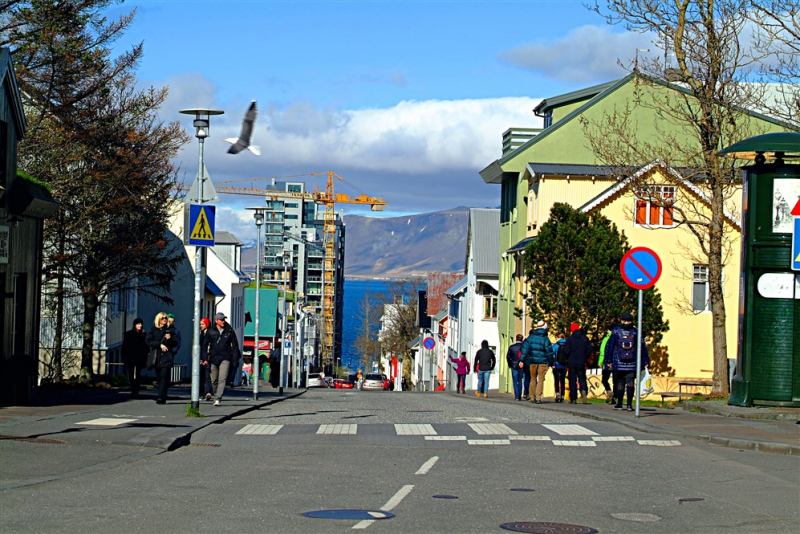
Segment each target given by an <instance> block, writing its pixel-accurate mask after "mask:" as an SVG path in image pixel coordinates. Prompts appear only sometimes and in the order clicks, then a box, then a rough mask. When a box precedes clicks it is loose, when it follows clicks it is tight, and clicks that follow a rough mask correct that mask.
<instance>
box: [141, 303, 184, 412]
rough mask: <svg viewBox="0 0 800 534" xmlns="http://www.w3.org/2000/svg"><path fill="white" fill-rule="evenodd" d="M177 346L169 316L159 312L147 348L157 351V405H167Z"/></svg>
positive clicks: (149, 335) (148, 337)
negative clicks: (168, 319)
mask: <svg viewBox="0 0 800 534" xmlns="http://www.w3.org/2000/svg"><path fill="white" fill-rule="evenodd" d="M176 345H177V340H176V339H175V329H174V328H169V327H168V326H167V314H166V313H164V312H159V313H158V314H156V318H155V320H154V321H153V327H152V328H151V329H150V331H149V332H148V333H147V346H148V347H150V350H156V351H157V353H158V357H157V358H156V377H157V378H158V398H157V399H156V403H157V404H166V402H167V388H169V380H170V374H172V364H173V363H174V359H175V354H174V353H173V352H172V348H173V347H175V346H176Z"/></svg>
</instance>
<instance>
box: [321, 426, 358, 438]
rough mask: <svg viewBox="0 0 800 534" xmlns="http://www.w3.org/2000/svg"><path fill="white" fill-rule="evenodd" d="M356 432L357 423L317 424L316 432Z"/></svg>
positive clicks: (342, 433)
mask: <svg viewBox="0 0 800 534" xmlns="http://www.w3.org/2000/svg"><path fill="white" fill-rule="evenodd" d="M356 432H358V425H319V428H318V429H317V434H328V435H337V436H340V435H354V434H355V433H356Z"/></svg>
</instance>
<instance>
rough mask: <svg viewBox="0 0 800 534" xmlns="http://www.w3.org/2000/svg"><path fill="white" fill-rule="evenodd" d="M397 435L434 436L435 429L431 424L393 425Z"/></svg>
mask: <svg viewBox="0 0 800 534" xmlns="http://www.w3.org/2000/svg"><path fill="white" fill-rule="evenodd" d="M394 430H395V432H396V433H397V435H398V436H435V435H436V431H435V430H434V429H433V426H432V425H414V424H401V425H394Z"/></svg>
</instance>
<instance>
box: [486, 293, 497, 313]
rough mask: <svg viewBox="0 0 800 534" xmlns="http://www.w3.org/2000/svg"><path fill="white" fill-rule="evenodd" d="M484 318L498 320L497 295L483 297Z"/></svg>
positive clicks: (489, 294)
mask: <svg viewBox="0 0 800 534" xmlns="http://www.w3.org/2000/svg"><path fill="white" fill-rule="evenodd" d="M483 318H484V319H497V294H496V293H487V294H485V295H483Z"/></svg>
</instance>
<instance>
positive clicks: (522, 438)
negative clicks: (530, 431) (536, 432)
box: [508, 436, 550, 441]
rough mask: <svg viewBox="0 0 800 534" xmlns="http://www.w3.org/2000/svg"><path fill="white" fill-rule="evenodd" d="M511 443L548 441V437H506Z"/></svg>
mask: <svg viewBox="0 0 800 534" xmlns="http://www.w3.org/2000/svg"><path fill="white" fill-rule="evenodd" d="M508 439H510V440H512V441H550V436H508Z"/></svg>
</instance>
